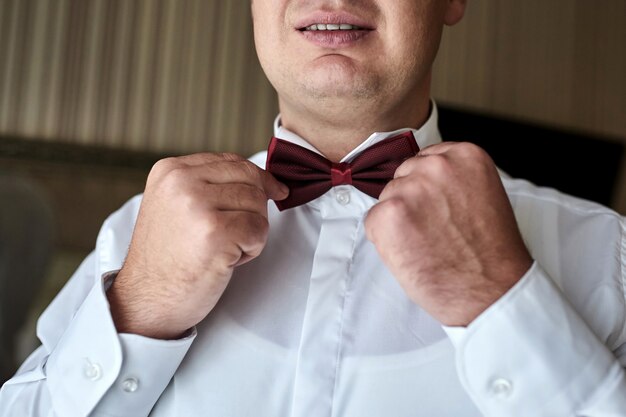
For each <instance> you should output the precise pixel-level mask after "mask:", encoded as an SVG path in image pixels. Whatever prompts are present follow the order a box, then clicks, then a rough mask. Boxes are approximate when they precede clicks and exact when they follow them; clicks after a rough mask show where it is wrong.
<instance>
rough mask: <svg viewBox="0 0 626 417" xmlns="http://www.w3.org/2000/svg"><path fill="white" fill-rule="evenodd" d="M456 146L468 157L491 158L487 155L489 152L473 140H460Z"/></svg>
mask: <svg viewBox="0 0 626 417" xmlns="http://www.w3.org/2000/svg"><path fill="white" fill-rule="evenodd" d="M456 147H457V151H458V152H459V153H460V154H461V155H463V156H465V157H467V158H472V159H478V160H484V159H487V158H489V155H487V152H485V150H484V149H483V148H481V147H480V146H478V145H475V144H473V143H471V142H460V143H459V144H458V145H456Z"/></svg>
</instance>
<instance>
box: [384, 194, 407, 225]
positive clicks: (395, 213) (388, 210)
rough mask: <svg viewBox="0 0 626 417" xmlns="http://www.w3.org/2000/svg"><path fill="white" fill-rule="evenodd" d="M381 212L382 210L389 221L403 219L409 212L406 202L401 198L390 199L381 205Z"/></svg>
mask: <svg viewBox="0 0 626 417" xmlns="http://www.w3.org/2000/svg"><path fill="white" fill-rule="evenodd" d="M380 210H381V211H383V210H384V212H385V216H386V217H388V218H389V219H390V220H396V219H398V218H404V217H405V216H406V215H407V213H408V212H409V206H408V204H407V202H406V201H405V200H404V199H402V198H390V199H389V200H387V201H385V202H384V203H382V204H381V209H380Z"/></svg>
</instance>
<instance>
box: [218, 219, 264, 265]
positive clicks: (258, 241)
mask: <svg viewBox="0 0 626 417" xmlns="http://www.w3.org/2000/svg"><path fill="white" fill-rule="evenodd" d="M221 216H223V217H222V218H223V219H224V224H225V226H226V228H227V230H228V231H229V240H230V241H231V242H233V243H234V244H235V245H237V247H238V248H239V249H240V250H241V257H240V258H239V259H237V260H235V262H234V263H233V266H237V265H241V264H242V263H245V262H247V261H249V260H250V259H253V258H256V257H257V256H259V255H260V254H261V252H262V251H263V248H264V247H265V243H266V242H267V236H268V234H269V222H268V221H267V219H266V218H265V217H263V216H261V215H259V214H255V213H250V212H242V211H230V212H223V213H222V214H221Z"/></svg>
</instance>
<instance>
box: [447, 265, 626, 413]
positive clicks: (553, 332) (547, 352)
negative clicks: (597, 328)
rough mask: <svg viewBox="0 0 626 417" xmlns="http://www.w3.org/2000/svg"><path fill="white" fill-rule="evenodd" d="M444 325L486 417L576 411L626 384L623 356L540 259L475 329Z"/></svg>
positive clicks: (463, 375) (467, 387)
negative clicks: (601, 337)
mask: <svg viewBox="0 0 626 417" xmlns="http://www.w3.org/2000/svg"><path fill="white" fill-rule="evenodd" d="M444 330H445V331H446V333H447V334H448V336H449V337H450V340H451V341H452V343H453V344H454V346H455V348H456V365H457V372H458V375H459V378H460V380H461V383H462V384H463V386H464V387H465V390H466V391H467V393H468V394H469V395H470V397H472V399H473V401H474V402H475V403H476V405H477V406H478V407H479V408H480V409H481V411H482V412H483V413H484V414H485V415H486V416H503V415H506V416H528V415H532V416H536V417H539V416H546V417H547V416H565V415H575V412H576V410H580V409H583V408H586V407H588V406H589V405H590V404H591V403H592V402H595V401H596V400H597V398H598V397H599V396H601V395H602V393H603V392H606V391H607V390H614V389H615V386H616V383H618V384H620V385H621V384H623V378H624V372H623V370H622V369H621V367H620V365H619V363H618V362H617V360H616V359H615V357H614V356H613V355H612V353H611V352H610V351H609V349H608V348H607V347H606V346H605V345H604V344H603V343H601V342H600V341H599V340H598V339H597V337H596V336H595V335H594V334H593V332H592V331H591V330H590V329H589V327H588V326H587V324H586V323H585V322H584V321H583V320H582V318H581V317H580V315H579V314H578V313H577V312H576V311H575V310H574V309H573V308H572V306H571V305H570V303H569V302H568V300H567V299H566V298H565V296H564V295H563V294H562V292H561V291H560V290H559V289H558V288H557V286H556V285H555V284H554V283H553V281H552V280H551V279H550V278H549V277H548V276H547V274H546V273H545V271H544V270H543V269H542V268H541V267H540V266H539V265H538V264H537V263H536V262H535V263H534V264H533V266H532V267H531V268H530V270H529V271H528V272H527V273H526V275H525V276H524V277H523V278H522V279H521V280H520V281H519V282H518V283H517V284H516V285H515V286H514V287H513V288H512V289H511V290H509V291H508V292H507V293H506V294H505V295H504V296H502V297H501V298H500V299H499V300H498V301H497V302H496V303H494V304H493V305H492V306H490V307H489V308H488V309H487V310H485V311H484V312H483V313H482V314H481V315H480V316H479V317H478V318H476V320H474V321H473V322H472V323H471V324H470V325H469V326H468V327H467V328H462V327H447V326H444ZM618 381H620V382H618ZM614 398H615V397H614ZM621 403H622V404H620V405H619V407H622V406H624V407H626V403H625V402H624V401H621Z"/></svg>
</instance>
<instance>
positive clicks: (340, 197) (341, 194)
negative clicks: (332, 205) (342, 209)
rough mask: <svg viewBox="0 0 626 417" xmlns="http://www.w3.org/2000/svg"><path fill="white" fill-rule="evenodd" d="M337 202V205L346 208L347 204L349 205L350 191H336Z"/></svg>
mask: <svg viewBox="0 0 626 417" xmlns="http://www.w3.org/2000/svg"><path fill="white" fill-rule="evenodd" d="M335 198H337V202H338V203H339V204H341V205H342V206H347V205H348V204H350V191H348V190H339V191H337V195H336V197H335Z"/></svg>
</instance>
